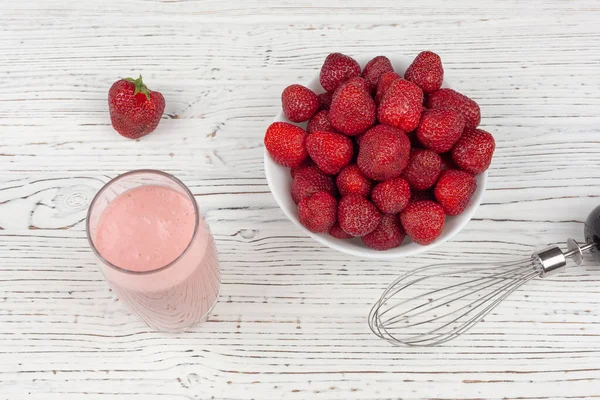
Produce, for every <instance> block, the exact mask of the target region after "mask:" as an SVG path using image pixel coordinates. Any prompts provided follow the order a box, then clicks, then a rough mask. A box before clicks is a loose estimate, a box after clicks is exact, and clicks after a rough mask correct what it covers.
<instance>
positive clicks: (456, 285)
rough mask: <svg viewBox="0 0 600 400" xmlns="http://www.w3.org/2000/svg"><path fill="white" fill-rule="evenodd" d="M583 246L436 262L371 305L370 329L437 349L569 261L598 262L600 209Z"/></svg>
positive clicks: (408, 276)
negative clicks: (516, 257) (498, 260)
mask: <svg viewBox="0 0 600 400" xmlns="http://www.w3.org/2000/svg"><path fill="white" fill-rule="evenodd" d="M584 233H585V238H586V243H587V244H585V245H582V246H580V245H579V244H578V243H577V242H576V241H575V240H573V239H568V240H567V251H566V252H563V251H562V250H561V249H560V248H559V247H558V246H551V247H548V248H547V249H545V250H542V251H540V252H536V253H534V254H533V255H532V256H531V258H529V259H526V260H520V261H516V262H510V263H504V264H494V263H465V264H435V265H429V266H426V267H422V268H418V269H416V270H414V271H411V272H409V273H407V274H405V275H403V276H400V277H399V278H398V279H396V280H395V281H393V282H392V283H391V284H390V285H389V286H388V287H387V289H386V290H385V291H384V292H383V294H382V295H381V298H380V299H379V300H378V301H377V302H376V303H375V304H374V305H373V308H372V309H371V312H370V313H369V327H370V328H371V331H373V333H374V334H376V335H377V336H379V337H380V338H382V339H385V340H387V341H388V342H390V343H392V344H395V345H399V344H404V345H408V346H436V345H439V344H442V343H445V342H447V341H449V340H452V339H454V338H456V337H458V336H460V335H462V334H463V333H465V332H466V331H467V330H469V329H470V328H472V327H473V326H474V325H475V324H476V323H478V322H479V321H481V320H482V319H483V318H484V317H485V316H486V315H487V314H489V313H490V312H491V311H492V310H493V309H494V308H495V307H496V306H498V305H499V304H500V303H501V302H502V301H503V300H504V299H506V298H507V297H508V296H509V295H510V294H511V293H513V292H514V291H515V290H517V289H518V288H520V287H521V286H523V285H524V284H525V283H527V282H529V281H530V280H532V279H534V278H537V277H542V278H543V277H547V276H550V275H553V274H555V273H558V272H560V271H562V270H563V269H564V268H565V267H566V265H567V260H568V259H571V260H573V261H574V262H575V264H577V265H579V264H581V262H582V259H583V256H582V253H583V252H585V251H588V250H590V251H591V252H592V253H593V254H594V257H595V258H596V260H597V261H600V248H599V244H600V238H599V236H600V234H599V233H600V206H598V207H596V209H594V210H593V211H592V213H590V215H589V217H588V219H587V220H586V223H585V229H584Z"/></svg>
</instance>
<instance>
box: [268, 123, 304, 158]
mask: <svg viewBox="0 0 600 400" xmlns="http://www.w3.org/2000/svg"><path fill="white" fill-rule="evenodd" d="M306 136H307V133H306V131H305V130H304V129H302V128H299V127H297V126H296V125H292V124H289V123H287V122H273V123H272V124H271V125H270V126H269V127H268V128H267V132H266V133H265V147H266V148H267V151H268V152H269V154H270V155H271V157H272V158H273V160H275V162H277V163H278V164H281V165H283V166H284V167H289V168H294V167H297V166H299V165H300V164H302V161H304V160H305V159H306V157H307V156H308V153H307V152H306V145H305V140H306Z"/></svg>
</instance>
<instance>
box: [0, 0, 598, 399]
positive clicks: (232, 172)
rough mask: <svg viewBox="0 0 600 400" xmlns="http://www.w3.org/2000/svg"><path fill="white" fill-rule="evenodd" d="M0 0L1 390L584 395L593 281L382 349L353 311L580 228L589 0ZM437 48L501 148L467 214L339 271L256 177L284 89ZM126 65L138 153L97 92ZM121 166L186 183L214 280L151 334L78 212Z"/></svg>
mask: <svg viewBox="0 0 600 400" xmlns="http://www.w3.org/2000/svg"><path fill="white" fill-rule="evenodd" d="M427 4H428V5H427V7H423V4H422V3H419V2H397V1H391V0H389V1H373V2H369V3H365V2H361V1H358V0H352V1H330V2H322V3H318V4H317V3H315V2H312V1H279V2H277V3H272V2H260V1H257V0H249V1H245V2H242V1H237V2H233V1H229V2H225V1H194V0H187V1H186V0H179V1H167V0H165V1H144V0H121V1H113V2H108V1H99V0H98V1H89V2H81V1H60V0H47V1H40V0H37V1H34V0H32V1H24V2H9V1H0V33H1V34H0V171H1V172H2V175H1V178H0V265H1V274H0V399H9V400H13V399H15V400H16V399H44V400H53V399H61V400H75V399H77V400H79V399H83V398H85V399H100V400H102V399H110V400H115V399H117V400H123V399H127V400H167V399H168V400H177V399H220V400H233V399H235V400H238V399H257V400H258V399H261V400H263V399H264V400H268V399H280V398H285V399H315V400H320V399H327V400H330V399H344V400H352V399H361V400H367V399H368V400H375V399H400V398H403V399H404V398H410V399H417V398H436V399H457V398H460V399H479V398H486V399H490V398H506V399H525V398H527V399H529V398H532V399H563V398H568V399H578V398H581V399H583V398H594V397H600V367H599V365H600V290H599V289H598V288H599V286H600V271H599V267H598V266H597V265H595V264H594V263H593V262H592V261H591V260H590V259H587V260H586V262H585V263H584V265H583V266H582V267H579V268H571V269H569V270H568V271H567V272H566V273H565V274H563V275H560V276H556V277H552V278H549V279H546V280H543V281H542V280H537V281H533V282H531V283H530V284H529V285H528V286H527V287H526V288H524V289H522V290H519V291H518V292H517V293H515V294H514V295H513V296H511V297H510V298H509V299H508V300H507V301H506V303H505V304H503V305H502V306H500V307H499V308H497V309H496V310H495V311H494V313H493V314H492V315H490V316H488V317H487V318H486V320H485V322H483V323H481V324H480V325H478V326H477V327H476V328H475V329H473V330H472V331H470V332H469V333H468V334H467V335H466V336H465V337H463V338H459V339H457V340H455V341H453V342H450V343H449V344H447V345H445V346H443V347H439V348H431V349H430V348H409V349H406V348H394V347H391V346H390V345H388V344H387V343H385V342H383V341H381V340H379V339H377V338H376V337H375V336H374V335H372V334H371V333H370V331H369V329H368V327H367V323H366V316H367V313H368V311H369V309H370V306H371V304H372V303H373V301H374V300H375V299H376V298H377V297H378V296H379V294H380V293H381V290H383V288H384V287H385V285H386V284H387V283H389V282H390V281H391V280H392V279H393V278H394V277H396V276H397V275H398V274H399V273H401V272H404V271H407V270H409V269H411V268H415V267H418V266H422V265H425V264H427V263H432V262H439V261H442V260H444V261H446V260H456V261H458V260H465V259H466V260H477V259H480V258H482V257H491V258H494V259H497V260H506V259H512V258H514V257H527V256H528V255H529V254H530V253H531V251H532V249H533V248H536V247H539V246H544V245H546V244H548V243H562V241H563V240H564V239H566V238H567V237H569V236H572V237H574V238H576V239H581V238H582V221H583V220H584V219H585V217H586V215H587V213H588V212H589V211H590V210H591V209H592V208H593V207H594V206H596V205H597V204H599V203H600V201H599V200H600V186H599V185H598V182H599V181H600V180H599V178H600V170H598V168H597V165H598V163H599V162H600V140H599V139H598V137H599V135H600V128H599V127H600V114H599V110H600V94H599V93H600V74H599V73H598V72H599V71H600V40H599V39H600V26H599V25H598V22H597V21H598V20H599V18H600V5H599V4H598V2H597V1H591V0H588V1H569V2H565V1H559V0H554V1H530V2H522V1H506V2H487V1H486V2H482V1H475V0H472V1H442V0H435V1H430V2H428V3H427ZM423 49H431V50H434V51H436V52H438V53H439V54H441V55H442V58H443V60H444V65H445V69H446V74H447V77H448V78H449V79H450V82H451V83H452V84H453V86H455V87H456V88H457V89H459V90H460V91H462V92H464V93H466V94H468V95H470V96H472V97H473V98H474V99H476V100H477V101H478V102H479V103H480V105H481V107H482V114H483V118H482V125H483V126H484V127H485V128H486V129H488V130H490V131H491V132H493V133H494V135H495V137H496V140H497V153H496V156H495V159H494V162H493V164H492V168H491V169H490V179H489V188H488V190H487V192H486V194H485V197H484V203H483V204H482V205H481V207H480V208H479V210H478V212H477V214H476V216H475V218H474V219H473V220H472V221H471V222H470V223H469V224H468V225H467V227H466V228H465V229H464V231H463V232H461V233H460V234H459V235H458V236H456V237H455V239H454V240H452V241H451V242H449V243H446V244H444V245H443V246H441V247H439V248H437V249H436V250H435V251H432V252H430V253H428V254H425V255H424V256H423V257H419V258H416V257H413V258H409V259H406V260H402V261H395V262H373V261H368V260H360V259H354V258H351V257H348V256H344V255H342V254H339V253H336V252H334V251H332V250H329V249H326V248H323V247H322V246H320V245H319V244H317V243H316V242H314V241H312V240H311V239H310V238H308V237H305V236H304V235H303V234H302V233H301V232H300V231H299V230H298V229H296V228H295V227H294V226H293V225H292V224H291V223H290V222H289V221H288V220H286V218H285V216H284V215H283V213H282V212H281V211H280V210H279V208H278V207H277V205H276V203H275V202H274V200H273V198H272V196H271V194H270V192H269V188H268V186H267V183H266V181H265V179H264V172H263V166H262V152H263V147H262V135H263V133H264V130H265V128H266V127H267V126H268V124H269V122H270V120H271V119H272V118H273V116H274V115H275V114H276V113H277V111H278V109H279V107H280V104H279V96H280V93H281V90H282V89H283V88H284V87H285V86H287V85H288V84H290V83H293V82H299V83H302V82H306V81H308V80H309V79H310V78H311V77H312V76H314V75H315V74H316V73H317V71H318V68H319V67H320V64H321V62H322V60H323V59H324V57H325V56H326V55H327V54H328V53H329V52H332V51H342V52H346V53H348V54H351V55H353V54H364V53H381V54H386V53H398V54H408V55H414V54H416V53H418V52H419V51H420V50H423ZM138 73H142V74H143V75H144V78H145V80H146V81H147V83H148V85H149V86H150V87H151V88H153V89H156V90H160V91H161V92H162V93H163V94H164V96H165V98H166V103H167V106H166V111H165V115H164V118H163V120H162V121H161V124H160V126H159V128H158V130H157V131H156V132H155V133H153V134H152V135H150V136H148V137H146V138H143V139H142V140H139V141H129V140H125V139H122V138H121V137H120V136H118V135H117V134H116V133H115V132H114V131H113V130H112V128H111V127H110V123H109V119H108V112H107V104H106V95H107V90H108V88H109V86H110V84H111V83H112V82H113V81H114V80H115V79H116V78H118V77H122V76H126V75H137V74H138ZM136 168H156V169H162V170H165V171H167V172H170V173H173V174H175V175H177V176H178V177H179V178H181V179H182V180H183V181H184V182H185V183H186V184H188V185H189V187H190V189H191V190H192V192H193V193H194V194H195V196H196V198H197V201H198V203H199V204H200V206H201V208H202V209H203V211H204V213H205V215H206V218H207V220H208V222H209V223H210V224H211V227H212V230H213V231H214V233H215V238H216V240H217V246H218V248H219V251H220V258H221V262H222V271H223V287H222V292H221V293H222V295H221V300H220V302H219V303H218V305H217V307H216V309H215V312H214V314H213V316H212V317H211V319H210V320H209V321H208V322H207V323H205V324H203V325H201V326H199V327H197V328H195V329H193V330H192V331H190V332H187V333H185V334H178V335H172V334H161V333H156V332H151V331H149V330H148V329H147V328H146V327H145V326H144V325H143V324H142V323H141V322H140V321H138V320H137V319H136V317H134V316H132V315H131V314H130V313H129V312H128V311H127V310H126V309H125V308H124V307H123V306H122V305H121V304H120V303H119V301H117V300H116V299H115V297H114V295H113V294H112V293H111V292H110V291H109V289H108V286H107V284H106V283H105V282H104V281H103V279H102V276H101V274H100V272H99V271H98V269H97V268H96V265H95V263H94V258H93V255H92V254H91V251H90V250H89V248H88V245H87V240H86V238H85V226H84V225H85V220H84V219H85V214H86V210H87V207H88V205H89V201H90V200H91V198H92V197H93V195H94V194H95V193H96V191H97V190H98V189H99V188H100V187H101V186H102V184H103V183H105V182H107V181H108V180H109V179H110V178H112V177H114V176H116V175H118V174H120V173H122V172H125V171H128V170H131V169H136Z"/></svg>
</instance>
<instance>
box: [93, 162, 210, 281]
mask: <svg viewBox="0 0 600 400" xmlns="http://www.w3.org/2000/svg"><path fill="white" fill-rule="evenodd" d="M140 173H142V174H143V173H149V174H157V175H162V176H164V177H165V178H168V179H170V180H172V181H173V182H175V183H176V184H177V185H179V186H180V187H181V188H182V189H183V190H184V191H185V192H186V194H187V195H188V196H189V198H190V200H191V201H192V206H193V207H194V215H195V217H196V221H195V225H194V233H193V234H192V237H191V238H190V241H189V243H188V244H187V245H186V246H185V249H184V250H183V251H182V252H181V254H179V255H178V256H177V258H175V259H174V260H173V261H171V262H170V263H168V264H166V265H163V266H162V267H160V268H155V269H153V270H150V271H131V270H128V269H125V268H121V267H119V266H118V265H115V264H113V263H111V262H110V261H108V260H107V259H106V258H105V257H104V256H102V254H100V252H99V251H98V249H97V248H96V246H95V245H94V241H93V240H92V237H91V234H90V216H91V214H92V209H93V208H94V205H95V204H96V201H97V200H98V199H99V197H100V195H101V194H102V193H104V191H105V190H106V189H107V188H108V187H109V186H110V185H111V184H113V183H115V182H117V181H119V180H120V179H123V178H126V177H128V176H130V175H134V174H140ZM199 226H200V211H199V210H198V204H197V203H196V199H195V198H194V195H193V194H192V192H191V191H190V189H189V188H188V187H187V186H186V185H185V183H183V182H182V181H181V180H180V179H178V178H176V177H175V176H174V175H171V174H169V173H167V172H164V171H160V170H157V169H135V170H132V171H128V172H125V173H123V174H121V175H118V176H116V177H115V178H112V179H111V180H109V181H108V182H106V183H105V184H104V186H102V188H100V190H98V193H96V195H95V196H94V198H93V199H92V202H91V203H90V207H89V208H88V212H87V215H86V221H85V232H86V235H87V240H88V244H89V245H90V247H91V249H92V252H93V253H94V254H95V255H96V257H98V258H99V259H100V261H102V262H103V263H104V264H105V265H107V266H109V267H111V268H112V269H114V270H116V271H119V272H123V273H126V274H130V275H152V274H155V273H158V272H161V271H164V270H166V269H168V268H169V267H171V266H173V265H174V264H176V263H177V262H178V261H179V260H181V259H182V258H183V256H184V255H185V254H186V253H187V252H188V250H189V249H190V247H192V243H194V239H195V238H196V235H197V234H198V228H199Z"/></svg>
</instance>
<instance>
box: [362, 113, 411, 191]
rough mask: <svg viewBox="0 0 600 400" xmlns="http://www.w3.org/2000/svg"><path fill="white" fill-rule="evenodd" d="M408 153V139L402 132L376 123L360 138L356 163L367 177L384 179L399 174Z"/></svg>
mask: <svg viewBox="0 0 600 400" xmlns="http://www.w3.org/2000/svg"><path fill="white" fill-rule="evenodd" d="M409 154H410V140H409V139H408V136H406V134H405V133H404V132H402V131H401V130H399V129H396V128H392V127H391V126H386V125H377V126H376V127H374V128H372V129H369V131H368V132H367V133H365V134H364V136H363V137H362V138H361V140H360V149H359V152H358V159H357V164H358V168H360V171H361V172H362V173H363V174H364V175H365V176H366V177H367V178H371V179H374V180H376V181H386V180H388V179H392V178H396V177H398V176H400V174H401V173H402V170H403V169H404V167H406V164H407V163H408V156H409Z"/></svg>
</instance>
